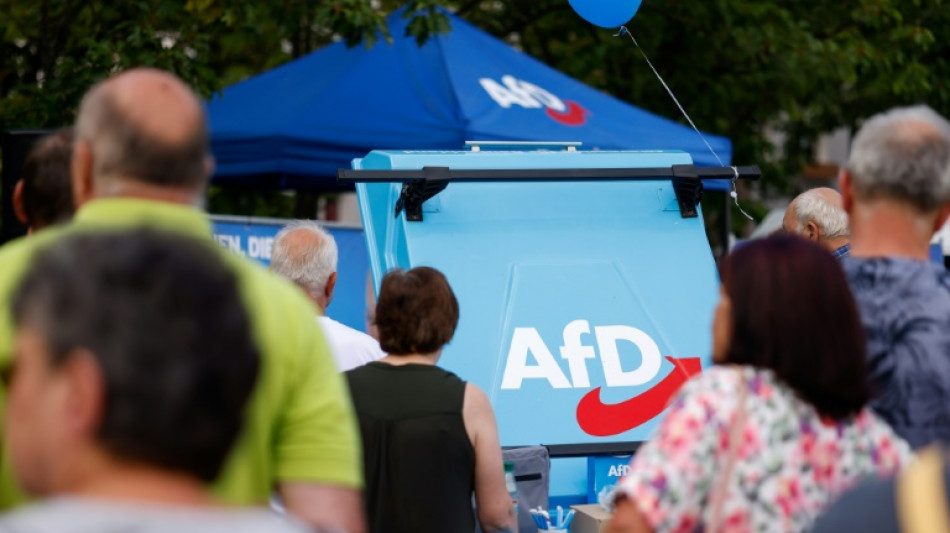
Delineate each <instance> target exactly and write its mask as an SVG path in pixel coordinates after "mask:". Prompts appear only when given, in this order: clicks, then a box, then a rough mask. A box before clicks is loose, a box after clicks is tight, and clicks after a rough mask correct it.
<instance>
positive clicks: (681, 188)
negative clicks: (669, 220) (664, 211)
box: [673, 165, 703, 218]
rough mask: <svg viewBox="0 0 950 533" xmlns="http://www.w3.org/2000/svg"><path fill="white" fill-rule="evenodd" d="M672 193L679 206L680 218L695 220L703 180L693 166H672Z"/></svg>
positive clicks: (697, 214) (701, 193)
mask: <svg viewBox="0 0 950 533" xmlns="http://www.w3.org/2000/svg"><path fill="white" fill-rule="evenodd" d="M673 191H674V192H675V193H676V203H677V204H679V208H680V216H681V217H683V218H696V217H698V216H699V212H698V211H697V210H696V206H697V205H698V204H699V201H700V200H701V199H702V198H703V180H702V179H700V177H699V174H698V173H697V172H696V167H695V166H693V165H673Z"/></svg>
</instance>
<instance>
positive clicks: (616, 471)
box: [607, 465, 630, 477]
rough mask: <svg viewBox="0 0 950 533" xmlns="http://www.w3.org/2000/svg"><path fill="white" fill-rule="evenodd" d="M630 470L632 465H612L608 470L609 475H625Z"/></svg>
mask: <svg viewBox="0 0 950 533" xmlns="http://www.w3.org/2000/svg"><path fill="white" fill-rule="evenodd" d="M629 471H630V465H610V470H608V471H607V476H608V477H623V476H625V475H627V472H629Z"/></svg>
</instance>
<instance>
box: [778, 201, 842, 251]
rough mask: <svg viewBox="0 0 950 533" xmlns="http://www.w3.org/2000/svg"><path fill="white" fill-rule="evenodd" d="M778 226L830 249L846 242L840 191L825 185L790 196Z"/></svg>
mask: <svg viewBox="0 0 950 533" xmlns="http://www.w3.org/2000/svg"><path fill="white" fill-rule="evenodd" d="M782 228H783V229H784V230H785V232H786V233H791V234H795V235H800V236H802V237H805V238H806V239H809V240H812V241H815V242H818V243H819V244H822V245H824V246H825V247H826V248H828V249H831V250H834V249H836V248H838V247H840V246H843V245H844V244H846V243H847V242H846V240H847V237H848V235H849V234H850V231H849V229H848V214H847V213H846V212H845V210H844V207H843V206H842V202H841V195H840V194H839V193H838V191H836V190H834V189H829V188H827V187H821V188H817V189H811V190H809V191H805V192H803V193H802V194H800V195H798V197H796V198H795V199H794V200H792V203H790V204H789V205H788V209H786V210H785V218H784V219H783V220H782Z"/></svg>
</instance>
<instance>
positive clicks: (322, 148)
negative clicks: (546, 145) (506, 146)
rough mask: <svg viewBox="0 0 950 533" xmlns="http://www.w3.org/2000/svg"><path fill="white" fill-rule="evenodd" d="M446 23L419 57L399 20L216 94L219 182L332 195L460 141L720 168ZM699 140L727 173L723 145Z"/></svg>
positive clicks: (613, 105) (679, 131)
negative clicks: (376, 161)
mask: <svg viewBox="0 0 950 533" xmlns="http://www.w3.org/2000/svg"><path fill="white" fill-rule="evenodd" d="M449 17H450V18H451V23H452V31H451V32H450V33H449V34H446V35H441V36H438V37H436V38H433V39H430V40H429V41H428V42H427V43H426V44H425V45H424V46H422V47H419V46H417V44H416V43H415V40H414V39H412V38H408V37H404V36H403V35H404V33H405V26H406V20H405V19H404V18H403V17H402V15H401V12H397V13H396V14H394V15H392V16H390V18H389V21H388V24H389V27H390V29H391V32H392V35H393V36H394V41H393V43H392V45H387V44H385V43H383V44H377V45H375V46H373V47H372V48H370V49H367V48H365V47H355V48H347V47H346V46H345V45H344V44H343V43H336V44H333V45H330V46H327V47H325V48H323V49H321V50H318V51H316V52H314V53H312V54H309V55H307V56H305V57H303V58H301V59H298V60H296V61H293V62H290V63H288V64H286V65H283V66H281V67H279V68H276V69H274V70H271V71H269V72H266V73H264V74H261V75H259V76H257V77H254V78H251V79H249V80H247V81H244V82H242V83H238V84H236V85H233V86H231V87H228V88H226V89H224V91H223V93H222V94H221V95H219V96H216V97H215V98H213V99H212V100H211V102H210V103H209V104H208V114H209V118H210V123H211V132H212V138H211V146H212V151H213V153H214V156H215V158H216V161H217V170H216V181H217V182H218V183H229V182H232V183H233V182H238V181H241V180H246V179H247V178H248V177H249V176H258V177H261V176H262V175H264V176H269V177H270V178H271V179H274V178H277V179H280V180H281V181H280V185H282V186H286V187H295V186H297V187H299V186H310V187H313V186H327V185H329V186H333V185H334V184H335V177H334V176H335V173H336V169H338V168H349V166H350V161H351V160H352V159H353V158H356V157H362V156H364V155H365V154H366V153H367V152H369V151H370V150H373V149H430V150H431V149H452V150H457V149H460V148H461V147H462V146H463V143H464V141H466V140H479V141H582V142H583V143H584V145H583V147H582V149H583V150H595V149H601V150H608V149H609V150H616V149H634V150H651V149H680V150H685V151H687V152H689V153H690V154H691V155H692V157H693V160H694V161H695V162H696V164H700V165H714V164H717V162H716V160H715V159H714V157H713V156H712V154H710V152H709V150H708V149H707V148H706V146H705V144H703V141H702V139H700V137H699V136H698V135H697V134H696V133H695V132H694V131H692V130H691V129H690V128H689V127H687V126H683V125H681V124H678V123H676V122H673V121H670V120H668V119H665V118H662V117H659V116H657V115H654V114H652V113H648V112H646V111H644V110H642V109H639V108H637V107H634V106H632V105H629V104H627V103H625V102H622V101H620V100H617V99H616V98H613V97H611V96H609V95H607V94H604V93H602V92H600V91H598V90H596V89H593V88H591V87H588V86H587V85H584V84H583V83H581V82H579V81H577V80H574V79H572V78H570V77H568V76H566V75H564V74H562V73H561V72H558V71H557V70H554V69H552V68H550V67H548V66H547V65H545V64H543V63H541V62H540V61H538V60H536V59H534V58H532V57H530V56H528V55H527V54H524V53H521V52H518V51H517V50H515V49H513V48H511V47H510V46H508V45H507V44H505V43H504V42H502V41H500V40H497V39H495V38H493V37H491V36H490V35H488V34H486V33H484V32H482V31H481V30H479V29H477V28H475V27H474V26H472V25H470V24H468V23H467V22H465V21H464V20H462V19H460V18H458V17H455V16H453V15H449ZM644 69H646V67H645V66H644ZM707 139H708V140H709V142H710V143H711V144H712V146H713V148H715V150H716V151H717V152H718V153H719V155H720V156H721V157H722V159H723V161H724V162H726V163H728V162H729V161H730V159H731V156H732V149H731V144H730V142H729V140H728V139H726V138H724V137H717V136H711V135H710V136H707Z"/></svg>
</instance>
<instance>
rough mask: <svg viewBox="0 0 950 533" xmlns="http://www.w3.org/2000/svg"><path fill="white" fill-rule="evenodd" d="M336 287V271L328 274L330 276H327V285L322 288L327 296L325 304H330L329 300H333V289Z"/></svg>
mask: <svg viewBox="0 0 950 533" xmlns="http://www.w3.org/2000/svg"><path fill="white" fill-rule="evenodd" d="M335 289H336V272H334V273H333V274H330V277H329V278H327V286H326V288H325V289H323V295H324V296H326V298H327V305H328V306H329V305H330V302H331V301H332V300H333V291H334V290H335Z"/></svg>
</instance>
